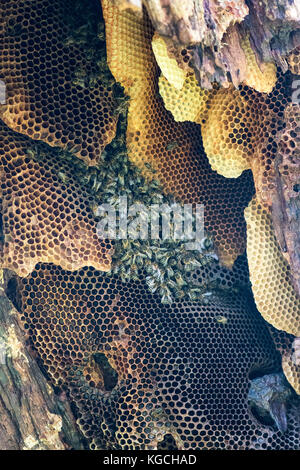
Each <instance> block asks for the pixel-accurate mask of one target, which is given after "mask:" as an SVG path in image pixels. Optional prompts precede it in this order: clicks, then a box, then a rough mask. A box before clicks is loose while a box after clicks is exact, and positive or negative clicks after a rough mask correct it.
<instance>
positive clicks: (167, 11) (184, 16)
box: [143, 0, 300, 88]
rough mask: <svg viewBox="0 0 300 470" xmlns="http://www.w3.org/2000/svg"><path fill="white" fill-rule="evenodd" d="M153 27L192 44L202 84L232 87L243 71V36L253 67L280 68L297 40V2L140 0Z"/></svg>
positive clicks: (299, 14)
mask: <svg viewBox="0 0 300 470" xmlns="http://www.w3.org/2000/svg"><path fill="white" fill-rule="evenodd" d="M143 3H144V5H145V6H146V8H147V10H148V13H149V16H150V18H151V20H152V23H153V26H154V28H155V30H156V31H157V32H158V33H159V34H160V35H162V36H164V37H165V38H169V39H171V40H172V41H173V42H174V43H176V44H178V45H179V46H181V47H182V46H190V45H193V46H194V52H193V55H194V68H195V71H196V74H197V76H198V79H199V82H200V84H201V86H202V87H205V88H210V87H211V83H212V82H214V81H216V82H218V83H221V84H222V85H223V86H227V85H228V83H229V82H233V83H234V85H235V86H238V85H239V84H240V83H242V82H243V80H244V79H245V75H246V57H245V53H244V51H243V48H242V42H243V41H244V40H245V38H249V40H250V44H251V48H252V50H253V51H254V53H255V56H256V60H257V63H258V65H259V66H261V65H262V64H263V63H265V62H274V63H276V64H277V65H279V66H280V67H281V68H282V69H283V70H284V71H285V70H286V69H287V62H286V55H287V53H288V52H290V51H291V50H292V49H294V48H295V47H297V46H298V45H299V44H300V3H299V1H298V0H289V1H287V0H248V1H247V2H246V1H245V0H144V1H143Z"/></svg>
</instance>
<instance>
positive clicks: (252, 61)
mask: <svg viewBox="0 0 300 470" xmlns="http://www.w3.org/2000/svg"><path fill="white" fill-rule="evenodd" d="M241 45H242V48H243V51H244V53H245V56H246V78H245V81H244V83H245V85H247V86H249V87H251V88H253V89H254V90H256V91H259V92H261V93H271V91H272V90H273V88H274V86H275V84H276V66H275V64H273V63H271V62H262V63H261V65H260V67H259V66H258V64H257V60H256V57H255V53H254V51H253V49H252V47H251V45H250V39H249V36H248V37H246V38H244V39H243V40H242V43H241Z"/></svg>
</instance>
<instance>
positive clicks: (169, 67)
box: [152, 33, 186, 90]
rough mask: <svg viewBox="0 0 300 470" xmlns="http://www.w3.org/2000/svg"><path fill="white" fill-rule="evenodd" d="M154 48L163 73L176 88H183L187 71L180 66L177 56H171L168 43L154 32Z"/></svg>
mask: <svg viewBox="0 0 300 470" xmlns="http://www.w3.org/2000/svg"><path fill="white" fill-rule="evenodd" d="M152 49H153V53H154V56H155V59H156V62H157V64H158V66H159V68H160V70H161V73H162V75H163V76H164V77H165V78H166V79H167V81H168V82H169V83H170V85H172V86H173V87H174V88H175V89H176V90H181V88H182V87H183V84H184V80H185V76H186V71H184V70H183V69H182V68H180V67H179V65H178V63H177V61H176V59H175V58H173V57H170V55H169V54H168V48H167V44H166V43H165V41H164V39H163V38H162V37H161V36H159V34H157V33H155V34H154V36H153V39H152Z"/></svg>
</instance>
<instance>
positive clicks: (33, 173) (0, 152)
mask: <svg viewBox="0 0 300 470" xmlns="http://www.w3.org/2000/svg"><path fill="white" fill-rule="evenodd" d="M44 145H45V144H44ZM45 146H46V145H45ZM33 148H34V149H35V150H33ZM39 149H40V147H39V146H38V144H37V145H36V147H34V141H32V140H30V139H29V138H28V137H25V136H23V135H21V134H17V133H15V132H13V131H12V130H11V129H9V128H8V127H7V126H6V125H5V124H4V123H3V122H1V121H0V182H1V186H0V200H1V207H0V210H1V215H2V233H3V243H1V261H0V263H1V267H2V268H7V269H11V270H12V271H15V272H16V273H17V274H19V275H20V276H27V275H28V274H29V273H30V272H31V271H32V270H33V269H34V267H35V265H36V263H38V262H52V263H56V264H57V265H59V266H62V267H64V268H65V269H68V270H70V271H71V270H75V269H79V268H80V267H82V266H86V265H87V266H95V267H96V268H97V269H100V270H104V271H107V270H109V269H110V264H111V254H112V245H111V243H110V242H109V241H104V240H100V239H99V238H98V236H97V233H96V221H95V217H94V215H93V212H92V209H91V206H92V202H93V197H92V196H91V195H89V194H88V192H87V191H86V190H85V189H84V187H83V186H82V185H81V184H80V182H79V181H78V179H77V178H76V175H74V167H72V165H71V164H70V163H69V162H67V161H65V160H63V159H62V158H60V157H59V156H58V155H57V154H54V151H53V150H52V149H51V147H48V146H46V150H45V153H44V154H43V153H40V152H39ZM30 152H33V154H34V155H32V154H31V153H30Z"/></svg>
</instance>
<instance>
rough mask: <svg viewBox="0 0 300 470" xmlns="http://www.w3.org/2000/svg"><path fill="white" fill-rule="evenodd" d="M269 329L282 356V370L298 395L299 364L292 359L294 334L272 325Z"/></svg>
mask: <svg viewBox="0 0 300 470" xmlns="http://www.w3.org/2000/svg"><path fill="white" fill-rule="evenodd" d="M269 331H270V333H271V336H272V338H273V340H274V343H275V346H276V348H277V349H278V351H279V352H280V354H281V356H282V369H283V372H284V374H285V376H286V378H287V380H288V381H289V383H290V384H291V386H292V387H293V388H294V390H295V391H296V393H298V395H300V366H299V365H296V364H295V362H294V360H293V353H294V350H293V341H294V336H292V335H289V334H288V333H285V332H284V331H279V330H276V329H275V328H273V327H272V326H269Z"/></svg>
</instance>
